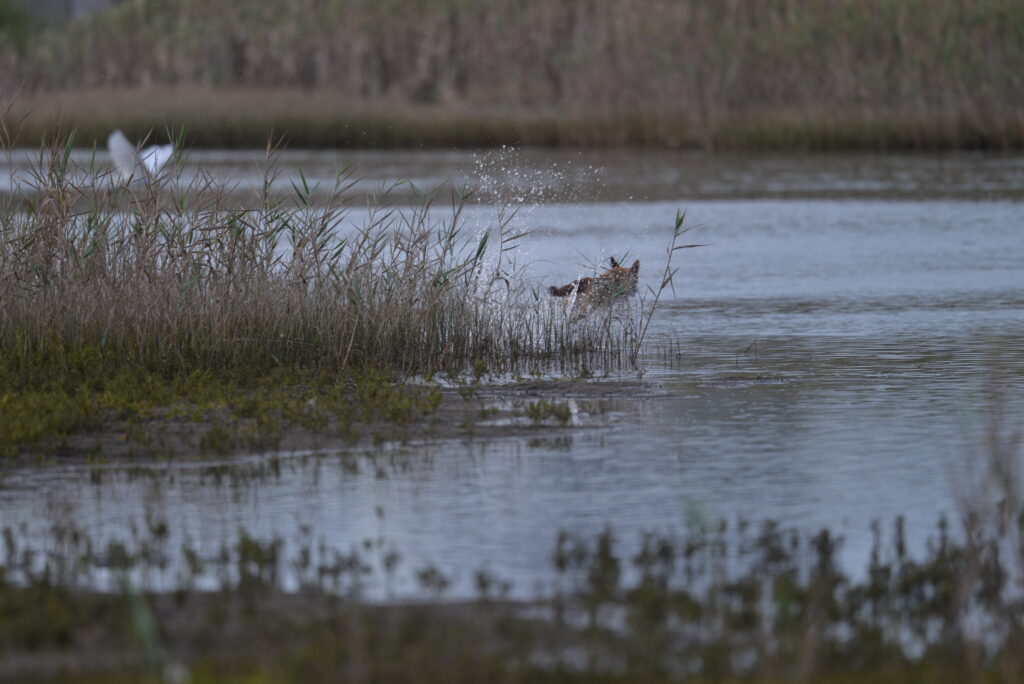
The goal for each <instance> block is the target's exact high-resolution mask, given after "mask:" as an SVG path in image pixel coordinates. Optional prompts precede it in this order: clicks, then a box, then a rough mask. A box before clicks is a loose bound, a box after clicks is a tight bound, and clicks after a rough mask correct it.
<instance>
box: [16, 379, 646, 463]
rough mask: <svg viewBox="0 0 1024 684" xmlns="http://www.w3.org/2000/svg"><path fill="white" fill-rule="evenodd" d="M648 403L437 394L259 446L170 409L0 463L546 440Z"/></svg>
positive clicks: (248, 423)
mask: <svg viewBox="0 0 1024 684" xmlns="http://www.w3.org/2000/svg"><path fill="white" fill-rule="evenodd" d="M410 389H419V387H415V388H410ZM656 394H657V384H656V383H650V382H643V381H624V380H537V381H522V382H514V383H510V384H505V385H487V384H474V385H462V386H459V387H457V388H455V387H449V388H445V389H443V390H441V398H440V401H439V403H438V405H437V407H436V409H435V410H433V411H431V412H429V413H426V412H425V413H417V414H415V415H413V416H411V417H410V419H409V420H402V421H399V422H393V421H387V420H376V421H372V422H354V423H351V424H347V425H341V424H340V423H339V421H337V420H334V421H330V422H328V423H327V424H326V425H323V426H321V427H308V426H307V427H304V426H299V425H294V424H293V425H289V426H287V427H286V428H284V429H283V430H281V431H280V432H276V433H274V434H273V435H269V436H268V435H263V434H259V433H258V432H257V431H256V429H255V424H256V422H257V420H256V419H252V418H242V417H239V416H237V415H235V414H234V413H233V412H232V411H231V410H230V409H219V410H217V411H215V412H213V415H210V414H209V412H207V414H206V415H203V416H200V419H194V418H193V417H192V416H190V415H189V411H188V410H187V408H183V407H181V406H177V407H175V409H174V410H173V411H172V410H168V409H159V410H157V411H155V412H154V414H153V415H152V416H150V417H147V418H132V419H128V420H124V419H111V420H108V421H106V422H105V423H104V425H102V427H100V428H98V429H95V430H89V431H84V432H79V433H76V434H73V435H69V436H67V437H63V438H59V439H58V438H46V439H43V440H41V441H40V442H39V443H37V444H34V445H31V446H26V447H23V448H22V449H21V451H20V453H19V454H18V455H17V456H16V457H14V458H9V459H7V466H8V467H31V466H36V465H42V464H50V463H60V464H68V465H76V464H104V463H110V464H116V463H143V464H144V463H158V462H185V461H203V460H208V459H211V458H217V459H223V458H231V457H236V456H242V455H266V456H271V455H274V454H278V453H287V452H309V451H317V450H323V451H336V450H341V449H350V448H354V449H360V448H365V447H370V446H380V445H382V444H395V445H399V446H407V445H416V444H423V443H429V442H432V441H443V440H477V439H478V440H493V439H507V438H516V437H531V436H539V435H541V434H543V435H544V436H545V437H550V436H557V435H558V434H562V433H569V432H573V431H578V430H592V429H599V428H603V427H607V426H609V425H610V424H611V419H610V418H609V417H608V416H606V415H604V412H603V409H602V407H601V406H600V402H602V401H604V400H610V399H614V400H624V399H637V398H641V397H651V396H655V395H656ZM310 401H315V400H310ZM211 435H213V437H211Z"/></svg>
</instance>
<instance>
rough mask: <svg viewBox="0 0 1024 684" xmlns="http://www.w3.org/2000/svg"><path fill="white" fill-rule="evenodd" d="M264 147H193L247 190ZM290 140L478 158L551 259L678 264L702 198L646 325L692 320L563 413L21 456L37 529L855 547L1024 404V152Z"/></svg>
mask: <svg viewBox="0 0 1024 684" xmlns="http://www.w3.org/2000/svg"><path fill="white" fill-rule="evenodd" d="M260 157H261V155H260V154H256V153H253V154H246V153H228V152H196V153H193V154H192V155H191V157H190V158H189V162H188V163H189V164H190V165H192V166H193V167H194V168H206V169H207V170H211V171H212V172H215V173H222V174H225V175H226V176H229V177H231V178H233V179H235V180H236V181H237V185H238V191H239V192H245V191H247V189H248V188H252V187H257V186H258V183H259V176H258V175H257V171H256V166H257V163H258V161H259V159H260ZM281 163H282V165H283V172H284V175H285V176H287V175H288V174H293V175H294V174H295V173H296V172H297V170H298V169H299V168H301V169H303V172H304V174H305V175H306V176H307V178H309V179H311V180H312V182H313V183H314V184H315V183H316V182H321V183H325V184H327V183H330V182H331V179H332V178H333V176H334V174H335V173H336V170H337V169H338V168H341V167H343V166H347V165H352V166H354V168H355V170H356V174H357V175H358V176H361V177H362V178H363V179H364V180H363V181H361V183H360V184H359V186H358V187H357V188H356V190H357V191H358V192H365V193H372V192H375V191H376V190H377V189H379V188H382V187H385V186H386V185H387V184H388V183H390V182H393V181H397V180H403V179H412V180H413V182H414V183H415V185H416V186H417V187H421V188H427V187H431V186H432V185H436V184H437V183H438V182H441V181H445V180H451V181H454V182H456V184H461V183H463V182H465V183H469V184H471V185H475V186H477V187H478V192H477V194H476V196H475V198H474V200H473V202H474V203H473V204H471V205H470V207H469V208H468V210H467V212H466V221H467V223H468V225H469V226H470V227H471V228H478V227H479V226H487V225H489V224H490V223H493V222H494V221H495V216H496V214H497V211H498V209H497V206H498V204H501V203H511V205H512V206H515V207H518V213H517V214H516V216H515V218H514V219H513V220H514V222H515V226H516V227H521V228H524V229H529V230H530V235H529V236H528V237H527V238H526V239H524V240H523V241H522V243H521V246H520V249H519V251H518V253H517V256H516V259H517V261H518V263H519V264H520V265H521V266H522V267H523V268H524V269H525V272H526V274H527V277H529V278H531V279H532V280H533V281H535V282H536V283H537V285H538V286H545V285H547V284H552V283H558V284H561V283H564V282H567V281H568V280H571V279H573V278H575V277H578V276H579V275H580V274H581V273H586V272H588V269H590V268H592V265H593V264H595V263H599V262H602V261H604V260H606V259H607V258H608V257H609V256H616V257H619V258H620V259H622V260H625V261H627V262H628V263H632V261H633V260H634V259H639V260H640V262H641V280H642V283H643V285H650V286H652V287H657V284H658V282H659V274H660V271H661V268H662V266H663V264H664V258H665V249H666V247H667V246H668V244H669V240H670V236H671V230H672V225H673V219H674V217H675V214H676V211H677V209H680V210H685V211H686V222H687V225H691V226H694V229H693V231H692V232H691V233H690V234H688V235H687V240H686V241H688V242H694V243H702V244H705V245H707V246H705V247H702V248H700V249H693V250H685V251H682V252H679V253H677V254H676V257H675V259H676V261H675V265H677V266H679V271H678V274H677V276H676V279H675V289H674V292H669V293H667V294H666V295H665V297H666V299H665V301H664V302H663V303H662V306H661V307H660V308H659V310H658V312H657V314H656V317H655V319H654V330H653V332H652V336H651V338H652V339H653V340H659V339H661V340H671V346H664V345H663V346H660V347H659V346H657V345H655V347H652V351H651V353H650V354H649V355H647V356H645V357H644V358H642V359H641V364H640V365H641V368H642V370H643V375H642V379H641V386H640V387H639V388H638V389H631V390H624V391H618V392H615V391H610V392H607V393H598V394H597V395H591V394H587V395H583V394H581V395H580V396H573V395H572V393H571V392H570V393H569V395H567V396H566V397H565V400H566V401H567V402H569V403H570V405H571V406H572V408H573V411H574V414H573V420H572V423H573V424H572V425H570V426H568V427H565V428H562V427H558V426H551V427H543V428H538V429H537V430H536V432H535V434H533V435H531V436H530V437H521V436H517V437H509V438H500V439H473V440H459V441H455V442H452V441H439V442H432V443H426V444H419V445H406V446H402V445H383V446H381V447H379V448H371V449H367V450H365V451H364V452H361V453H351V452H349V451H347V450H344V449H342V448H341V447H340V446H339V448H338V449H324V450H321V452H320V453H319V454H318V455H311V454H278V459H277V461H276V462H275V463H276V465H275V467H274V468H273V469H272V470H270V469H266V468H260V467H259V464H261V463H266V461H267V459H268V458H269V456H268V455H266V454H253V455H250V456H245V457H241V458H238V459H233V460H232V461H231V463H232V464H234V467H236V468H237V469H238V472H239V473H242V474H241V475H237V476H231V475H230V474H229V475H226V476H223V473H224V472H226V471H224V470H222V469H217V470H216V472H217V473H219V474H220V475H218V476H213V475H211V473H212V472H214V470H211V468H210V467H209V464H204V463H201V462H196V463H187V464H156V465H152V466H143V467H140V466H139V464H133V465H131V466H130V467H129V466H119V465H116V464H113V465H105V466H62V465H59V464H56V465H46V466H42V467H38V468H36V467H33V468H19V469H17V470H8V471H6V472H5V473H4V476H3V480H2V484H0V526H12V527H16V528H23V529H24V530H25V531H26V533H27V536H28V537H31V536H32V535H33V534H34V535H37V537H38V538H39V539H40V540H44V539H47V538H48V537H47V535H46V533H45V531H46V530H47V529H49V527H50V526H52V525H53V524H54V522H60V521H72V522H73V523H74V525H76V526H77V527H79V528H81V529H83V530H85V531H87V532H88V533H89V534H90V535H92V536H93V537H95V538H97V539H106V538H114V537H118V536H124V535H127V534H129V530H131V529H132V528H133V526H134V527H135V528H141V527H142V526H143V522H142V521H143V520H145V519H146V517H147V516H149V517H153V516H157V517H160V518H162V519H165V520H166V521H167V523H168V527H169V529H170V530H171V531H172V534H173V535H174V538H175V539H176V540H190V541H191V542H192V543H195V544H197V545H200V546H202V547H204V548H208V549H215V548H217V547H218V546H219V545H220V544H221V543H222V542H224V541H230V540H232V539H234V538H235V537H236V536H237V534H238V531H239V530H240V529H244V530H246V531H247V532H248V533H249V534H250V535H253V536H255V537H258V538H271V537H280V538H282V539H284V540H285V541H286V543H292V542H295V541H296V540H299V539H301V538H312V539H314V540H316V541H323V542H324V543H326V544H327V545H329V546H333V547H336V548H341V549H346V548H359V547H362V546H363V544H364V542H366V541H369V542H370V546H372V547H373V548H377V549H381V548H386V549H393V550H395V551H397V552H398V553H399V554H400V555H401V557H402V567H403V568H408V569H411V568H417V567H422V566H424V565H427V564H434V565H436V566H437V567H438V568H440V569H442V570H443V571H444V572H445V573H446V574H448V575H449V576H451V577H452V578H453V580H454V582H455V585H454V589H453V591H454V593H455V594H456V595H458V594H460V593H462V594H465V593H470V592H471V587H472V581H471V580H472V574H473V572H474V571H475V570H477V569H479V568H481V567H487V568H490V569H491V570H492V571H493V572H494V573H495V574H497V575H498V576H500V577H503V578H506V579H508V580H510V581H512V582H513V585H514V589H515V590H516V591H518V592H521V593H522V594H524V595H525V594H528V593H531V592H532V591H534V590H535V589H538V588H541V589H542V588H543V587H545V586H549V585H550V583H551V582H552V581H553V570H552V566H551V561H550V559H551V553H552V549H553V547H554V542H555V535H556V533H557V531H558V530H563V529H564V530H567V531H571V532H576V533H584V534H587V533H595V532H598V531H600V530H602V529H603V528H605V527H606V526H611V527H612V528H613V529H614V531H615V532H616V534H617V536H618V537H619V538H620V539H621V540H622V542H623V544H625V545H626V546H628V545H629V543H630V540H633V539H636V538H637V535H638V534H639V533H641V532H644V531H668V532H670V531H673V530H680V529H683V528H685V527H686V526H693V525H709V524H712V523H713V522H714V521H716V520H719V519H723V518H724V519H728V520H737V519H746V520H749V521H752V522H754V523H757V522H759V521H764V520H769V519H770V520H775V521H778V522H780V523H782V524H783V525H786V526H795V527H797V528H799V529H802V530H806V531H808V532H813V531H815V530H817V529H818V528H821V527H825V526H827V527H830V528H831V529H832V530H833V531H835V532H837V533H839V534H840V535H842V536H843V537H844V539H845V542H844V546H843V551H842V554H841V557H842V559H843V562H844V563H845V564H847V566H848V569H850V570H851V571H853V572H856V570H857V568H863V567H864V565H865V564H866V562H867V556H868V553H869V545H870V541H871V532H870V525H871V523H872V521H874V520H880V521H882V522H883V523H886V524H888V523H889V522H891V521H892V520H893V519H894V518H895V517H896V516H903V517H905V518H906V520H907V530H908V533H909V536H910V541H911V546H912V548H921V546H922V545H923V544H924V541H925V539H926V537H927V535H929V534H932V533H933V532H934V530H935V523H936V521H937V520H938V519H939V517H940V516H941V515H944V514H945V515H948V516H951V517H955V516H956V514H957V511H958V505H959V503H958V500H959V499H960V497H963V496H970V495H971V492H969V491H967V490H969V489H970V486H969V485H968V484H966V481H967V478H966V477H965V476H964V473H963V471H964V467H965V464H968V463H970V462H971V460H972V459H975V460H976V459H978V458H982V457H983V454H984V450H985V448H984V445H983V444H984V437H985V434H986V424H987V417H988V416H989V415H990V414H991V413H992V412H993V411H997V410H998V411H1002V412H1003V413H1005V414H1006V415H1008V416H1010V417H1011V418H1012V419H1014V420H1018V421H1019V420H1020V418H1021V417H1022V416H1024V402H1022V398H1024V391H1022V390H1024V271H1022V265H1024V158H1021V157H997V156H983V155H970V154H962V155H945V156H870V155H848V156H749V155H724V154H723V155H708V154H702V153H691V152H678V153H670V152H656V153H655V152H652V153H648V152H643V151H618V152H586V153H585V152H555V151H539V150H538V151H522V152H515V151H501V152H490V153H473V152H443V153H441V152H429V151H424V152H386V153H385V152H374V153H369V152H362V153H344V152H330V153H303V152H290V153H286V154H285V155H283V157H282V159H281ZM14 166H15V167H16V166H17V163H16V162H15V164H14ZM0 171H4V172H3V173H0V176H7V177H10V176H9V174H7V173H6V172H5V170H4V169H0ZM15 173H17V171H16V170H15ZM408 187H409V186H407V185H406V186H401V188H398V189H396V192H397V193H399V195H400V194H401V193H402V192H407V191H408ZM402 188H405V189H402ZM690 238H692V240H691V239H690ZM598 370H600V369H598ZM613 371H614V372H612V373H611V374H610V377H611V378H613V379H623V378H629V377H632V378H636V373H634V372H633V371H631V370H629V369H618V368H616V369H613ZM598 374H599V375H600V373H598ZM589 382H592V383H599V382H602V380H601V379H600V378H597V379H594V380H591V381H589ZM994 388H995V389H994ZM97 468H102V476H97V475H96V472H97ZM140 470H148V472H147V474H145V475H142V474H140ZM244 473H250V475H248V476H246V475H244ZM40 543H44V542H43V541H41V542H40Z"/></svg>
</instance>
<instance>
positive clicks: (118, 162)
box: [107, 131, 138, 180]
mask: <svg viewBox="0 0 1024 684" xmlns="http://www.w3.org/2000/svg"><path fill="white" fill-rule="evenodd" d="M107 149H108V150H110V160H111V161H112V162H114V168H115V169H117V172H118V173H119V174H120V175H121V179H122V180H127V179H129V178H131V177H132V176H133V175H134V174H135V169H136V166H137V165H138V156H137V152H136V150H135V145H132V144H131V143H130V142H128V138H126V137H124V133H122V132H121V131H114V132H113V133H111V134H110V137H109V138H107Z"/></svg>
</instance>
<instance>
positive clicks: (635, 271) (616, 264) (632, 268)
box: [609, 257, 640, 275]
mask: <svg viewBox="0 0 1024 684" xmlns="http://www.w3.org/2000/svg"><path fill="white" fill-rule="evenodd" d="M609 261H611V262H612V268H613V269H616V268H622V264H620V263H619V262H618V260H616V258H615V257H609ZM623 270H626V269H623ZM629 270H630V271H632V272H633V275H637V274H639V273H640V260H639V259H637V260H636V261H634V262H633V265H632V266H630V267H629Z"/></svg>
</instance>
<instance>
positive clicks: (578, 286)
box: [548, 257, 640, 319]
mask: <svg viewBox="0 0 1024 684" xmlns="http://www.w3.org/2000/svg"><path fill="white" fill-rule="evenodd" d="M610 261H611V265H612V267H611V268H610V269H608V270H607V271H605V272H604V273H602V274H601V275H599V276H597V277H596V278H580V279H579V280H574V281H572V282H571V283H567V284H565V285H562V286H561V287H555V286H554V285H552V286H551V287H549V288H548V292H550V293H551V296H552V297H568V296H569V295H571V294H573V293H575V294H576V301H575V303H574V305H573V309H574V310H573V318H574V319H578V318H582V317H583V316H586V315H587V314H589V313H591V312H593V311H594V310H596V309H597V308H599V307H601V306H605V305H610V304H613V303H615V302H617V301H619V300H622V299H626V298H628V297H632V296H633V295H635V294H636V286H637V283H638V282H639V279H640V260H639V259H637V260H636V261H634V262H633V265H632V266H630V267H629V268H625V267H623V266H622V265H620V264H619V262H618V261H617V260H616V259H615V257H611V259H610Z"/></svg>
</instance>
